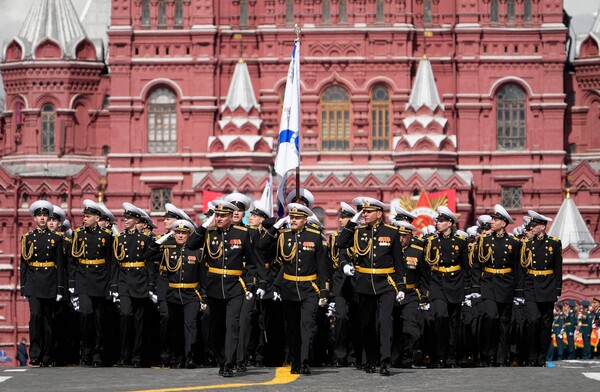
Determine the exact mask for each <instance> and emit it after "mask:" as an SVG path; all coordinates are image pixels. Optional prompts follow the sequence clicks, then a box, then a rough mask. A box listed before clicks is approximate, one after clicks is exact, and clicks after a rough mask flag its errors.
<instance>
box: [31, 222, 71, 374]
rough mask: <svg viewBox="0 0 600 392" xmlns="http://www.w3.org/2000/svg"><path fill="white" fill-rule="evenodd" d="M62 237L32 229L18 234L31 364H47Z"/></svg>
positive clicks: (60, 291)
mask: <svg viewBox="0 0 600 392" xmlns="http://www.w3.org/2000/svg"><path fill="white" fill-rule="evenodd" d="M63 273H64V257H63V240H62V236H61V235H60V234H59V233H56V232H52V231H50V230H48V229H35V230H32V231H30V232H28V233H26V234H24V235H23V237H22V238H21V294H22V295H23V296H24V297H26V298H27V300H28V302H29V311H30V319H29V341H30V344H31V346H30V349H29V356H30V358H31V360H30V363H31V364H32V365H34V366H35V365H42V366H44V365H49V364H50V363H51V354H52V352H51V351H52V343H53V339H52V328H53V325H52V323H53V317H54V311H55V308H56V298H57V294H60V295H63V291H64V289H63Z"/></svg>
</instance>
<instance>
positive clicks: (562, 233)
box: [548, 191, 596, 253]
mask: <svg viewBox="0 0 600 392" xmlns="http://www.w3.org/2000/svg"><path fill="white" fill-rule="evenodd" d="M548 235H549V236H552V237H557V238H559V239H560V240H561V242H562V247H563V249H565V248H566V247H567V246H569V245H572V246H573V248H575V249H576V250H577V251H578V252H579V253H588V252H589V251H590V250H592V249H593V248H594V247H595V246H596V244H595V243H594V237H592V234H591V233H590V230H589V229H588V227H587V225H586V223H585V221H584V220H583V217H582V216H581V213H580V212H579V209H577V206H576V205H575V201H574V200H573V199H571V197H570V196H569V193H568V191H567V197H566V198H565V200H564V201H563V203H562V205H561V206H560V210H558V214H556V218H554V223H553V224H552V227H551V228H550V230H549V231H548Z"/></svg>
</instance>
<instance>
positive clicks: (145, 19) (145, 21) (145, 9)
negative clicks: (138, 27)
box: [142, 0, 150, 26]
mask: <svg viewBox="0 0 600 392" xmlns="http://www.w3.org/2000/svg"><path fill="white" fill-rule="evenodd" d="M142 26H150V0H144V1H142Z"/></svg>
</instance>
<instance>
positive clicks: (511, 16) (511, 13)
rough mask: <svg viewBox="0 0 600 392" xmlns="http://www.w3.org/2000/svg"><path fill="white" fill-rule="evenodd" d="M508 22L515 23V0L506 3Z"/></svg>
mask: <svg viewBox="0 0 600 392" xmlns="http://www.w3.org/2000/svg"><path fill="white" fill-rule="evenodd" d="M506 21H507V22H508V23H515V0H508V2H507V3H506Z"/></svg>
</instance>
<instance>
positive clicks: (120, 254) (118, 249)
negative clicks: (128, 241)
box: [113, 238, 125, 261]
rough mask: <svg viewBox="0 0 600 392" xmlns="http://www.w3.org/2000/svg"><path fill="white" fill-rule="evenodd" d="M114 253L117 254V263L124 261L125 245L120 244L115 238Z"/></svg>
mask: <svg viewBox="0 0 600 392" xmlns="http://www.w3.org/2000/svg"><path fill="white" fill-rule="evenodd" d="M113 253H114V254H115V259H117V261H123V259H124V258H125V245H124V244H121V243H119V239H118V238H115V240H114V241H113Z"/></svg>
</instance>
